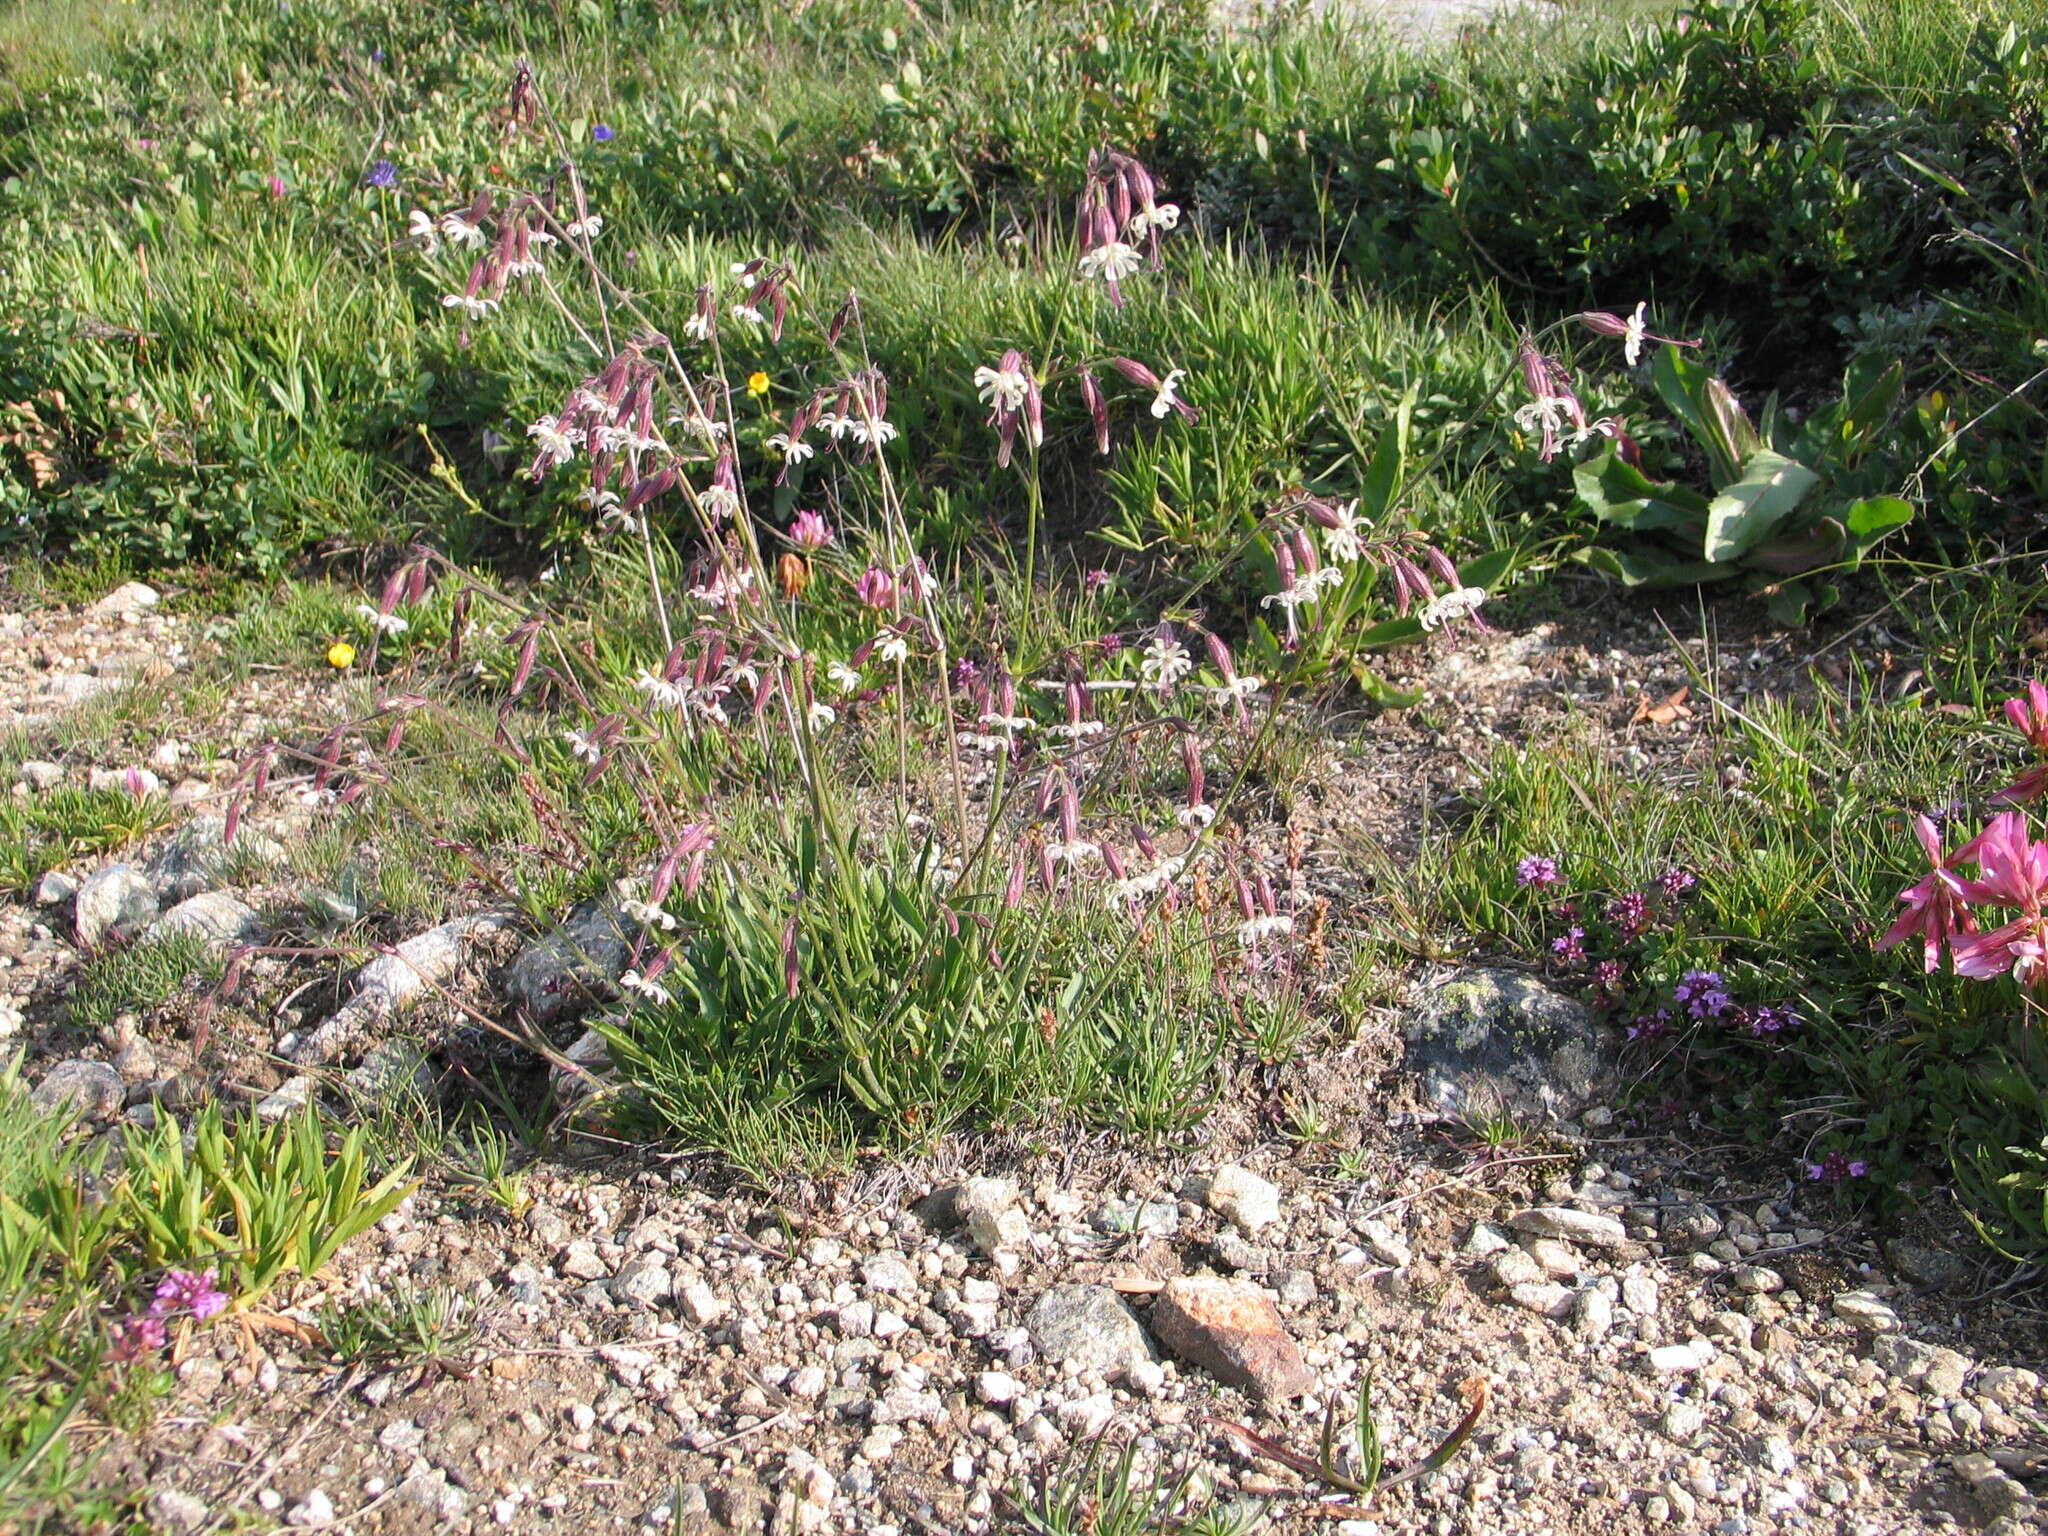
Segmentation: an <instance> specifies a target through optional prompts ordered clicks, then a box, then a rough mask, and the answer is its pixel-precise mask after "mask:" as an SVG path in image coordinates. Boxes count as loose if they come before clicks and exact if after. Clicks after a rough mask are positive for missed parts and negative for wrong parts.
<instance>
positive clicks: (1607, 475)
mask: <svg viewBox="0 0 2048 1536" xmlns="http://www.w3.org/2000/svg"><path fill="white" fill-rule="evenodd" d="M1572 484H1573V486H1574V487H1575V488H1576V489H1577V490H1578V493H1579V500H1581V501H1583V502H1584V503H1585V504H1586V506H1587V508H1588V509H1589V510H1590V511H1591V512H1592V513H1593V515H1594V516H1595V517H1597V518H1599V519H1600V520H1601V521H1602V522H1606V523H1614V524H1616V525H1618V526H1619V527H1623V528H1629V529H1634V530H1637V531H1641V532H1648V531H1650V530H1652V529H1657V528H1685V529H1689V530H1691V531H1693V532H1694V533H1697V532H1699V531H1700V530H1701V529H1703V528H1704V527H1705V526H1706V521H1707V500H1706V498H1705V497H1704V496H1701V495H1700V494H1699V493H1698V492H1696V491H1692V490H1688V489H1687V488H1686V487H1685V486H1682V485H1661V484H1659V483H1658V482H1656V481H1654V480H1652V479H1650V477H1649V476H1647V475H1645V474H1644V473H1643V472H1642V471H1641V470H1640V469H1637V468H1636V467H1635V465H1633V464H1631V463H1629V462H1628V460H1626V459H1624V458H1623V457H1622V456H1621V455H1620V454H1618V453H1616V452H1615V451H1614V450H1613V449H1612V448H1610V449H1608V450H1607V451H1606V452H1605V453H1603V454H1601V455H1600V456H1599V457H1598V458H1596V459H1588V460H1587V461H1586V462H1585V463H1583V464H1581V465H1579V467H1578V468H1577V469H1575V470H1573V471H1572Z"/></svg>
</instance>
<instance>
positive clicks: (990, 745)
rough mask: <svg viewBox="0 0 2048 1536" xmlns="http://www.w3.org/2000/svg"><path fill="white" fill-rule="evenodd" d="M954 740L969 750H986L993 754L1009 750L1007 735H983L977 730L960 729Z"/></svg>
mask: <svg viewBox="0 0 2048 1536" xmlns="http://www.w3.org/2000/svg"><path fill="white" fill-rule="evenodd" d="M954 740H955V741H957V742H958V743H959V745H960V746H961V747H962V748H963V749H964V750H966V751H969V752H987V753H990V754H991V755H993V754H994V753H997V752H1007V751H1009V750H1010V738H1009V737H1007V736H984V735H982V734H981V733H980V732H979V731H962V732H961V733H960V734H959V735H958V736H956V737H955V738H954Z"/></svg>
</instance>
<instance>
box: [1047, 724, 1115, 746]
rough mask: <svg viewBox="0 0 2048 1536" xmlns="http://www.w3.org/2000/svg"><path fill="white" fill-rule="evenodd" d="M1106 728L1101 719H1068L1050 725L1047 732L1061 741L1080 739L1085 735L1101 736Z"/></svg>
mask: <svg viewBox="0 0 2048 1536" xmlns="http://www.w3.org/2000/svg"><path fill="white" fill-rule="evenodd" d="M1106 729H1108V727H1106V726H1105V725H1104V724H1103V723H1102V722H1101V721H1100V720H1066V721H1061V722H1059V723H1056V724H1053V725H1048V726H1047V727H1046V728H1045V734H1046V735H1048V736H1051V737H1054V738H1056V739H1058V740H1060V741H1079V740H1080V739H1081V738H1082V737H1084V736H1100V735H1101V734H1102V733H1103V731H1105V730H1106Z"/></svg>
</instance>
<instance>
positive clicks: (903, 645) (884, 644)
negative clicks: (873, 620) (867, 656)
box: [875, 631, 910, 661]
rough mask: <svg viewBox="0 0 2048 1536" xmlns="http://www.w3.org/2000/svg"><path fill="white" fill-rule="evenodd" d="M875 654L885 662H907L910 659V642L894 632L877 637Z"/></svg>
mask: <svg viewBox="0 0 2048 1536" xmlns="http://www.w3.org/2000/svg"><path fill="white" fill-rule="evenodd" d="M875 654H876V655H877V656H879V657H881V658H882V660H884V661H907V660H909V658H910V642H909V641H907V640H905V639H904V638H903V637H902V636H901V635H899V634H896V633H894V632H893V631H892V632H890V633H888V634H883V635H877V636H875Z"/></svg>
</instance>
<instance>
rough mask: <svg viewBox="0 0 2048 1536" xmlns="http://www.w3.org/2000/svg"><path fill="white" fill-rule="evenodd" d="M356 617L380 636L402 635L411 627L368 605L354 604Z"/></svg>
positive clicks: (399, 619)
mask: <svg viewBox="0 0 2048 1536" xmlns="http://www.w3.org/2000/svg"><path fill="white" fill-rule="evenodd" d="M356 617H357V618H359V619H361V620H362V621H363V622H364V623H365V624H367V625H369V626H370V628H372V629H374V630H376V631H377V633H378V634H380V635H402V634H404V633H405V632H406V631H407V630H408V629H411V628H412V626H411V625H410V624H408V623H406V622H405V620H403V619H401V618H400V617H399V616H398V615H397V614H395V613H379V612H378V611H377V610H376V609H375V608H372V607H371V606H370V605H369V604H368V603H357V604H356Z"/></svg>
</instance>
